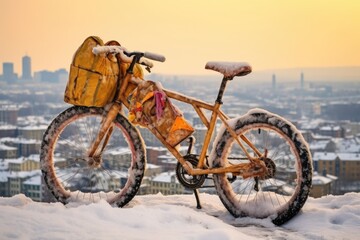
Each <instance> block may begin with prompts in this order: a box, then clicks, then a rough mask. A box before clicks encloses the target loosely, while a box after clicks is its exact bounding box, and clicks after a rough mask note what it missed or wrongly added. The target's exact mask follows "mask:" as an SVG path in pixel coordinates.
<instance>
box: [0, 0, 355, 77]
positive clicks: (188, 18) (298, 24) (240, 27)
mask: <svg viewBox="0 0 360 240" xmlns="http://www.w3.org/2000/svg"><path fill="white" fill-rule="evenodd" d="M0 9H1V10H0V29H1V31H2V34H3V36H5V37H3V38H1V39H0V44H1V46H5V47H3V48H2V49H1V50H0V62H14V68H15V72H20V58H19V56H22V55H24V53H27V54H28V55H31V56H32V59H33V66H32V68H33V70H34V71H39V70H41V69H44V68H45V69H49V70H50V71H53V70H55V69H58V68H67V67H68V66H69V65H70V63H71V58H72V56H73V54H74V52H75V51H76V49H77V47H78V46H79V45H80V44H81V43H82V41H83V40H84V39H85V38H86V37H87V36H89V35H98V36H99V37H101V38H102V39H103V40H104V41H108V40H111V39H115V40H118V41H119V42H120V43H121V44H122V45H123V46H125V47H127V48H128V49H130V50H140V51H152V52H158V53H161V54H164V55H165V56H166V58H167V61H166V62H165V63H157V64H156V65H155V70H154V72H155V71H156V72H157V73H159V74H174V75H182V74H185V75H191V74H195V75H203V74H211V72H209V71H206V70H205V69H204V66H205V63H206V62H207V61H214V60H215V61H217V60H219V61H247V62H249V63H250V64H251V65H252V66H253V69H254V72H256V71H262V70H267V69H287V68H309V67H337V66H340V67H344V66H359V65H360V62H359V60H358V57H357V56H358V55H359V54H360V46H359V44H358V42H360V31H359V29H360V26H359V24H360V12H359V11H360V2H359V1H346V2H344V1H340V0H334V1H325V0H319V1H309V0H305V1H301V2H298V1H295V2H294V1H283V0H276V1H271V2H269V1H261V0H259V1H251V2H243V1H233V0H225V1H195V2H194V1H186V0H185V1H180V2H173V1H170V2H168V1H161V0H154V1H152V2H148V1H143V0H139V1H136V2H135V3H132V2H122V1H121V2H119V1H112V0H107V1H104V2H102V3H101V4H93V3H92V2H91V1H90V2H89V1H76V2H73V1H69V0H65V1H62V2H61V3H60V2H52V1H44V0H35V1H31V2H29V1H24V0H17V1H9V0H3V1H1V2H0ZM135 15H136V17H134V16H135ZM94 16H95V17H94ZM84 19H86V21H84ZM24 26H26V27H24ZM0 68H2V66H0ZM0 70H1V69H0Z"/></svg>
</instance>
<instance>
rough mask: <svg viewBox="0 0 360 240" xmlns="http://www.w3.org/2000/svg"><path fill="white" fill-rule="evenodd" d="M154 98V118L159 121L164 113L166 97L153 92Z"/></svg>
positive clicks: (159, 92)
mask: <svg viewBox="0 0 360 240" xmlns="http://www.w3.org/2000/svg"><path fill="white" fill-rule="evenodd" d="M154 96H155V106H156V118H157V119H158V120H159V119H160V118H161V117H162V115H163V113H164V108H165V100H166V95H165V93H164V92H162V91H155V92H154Z"/></svg>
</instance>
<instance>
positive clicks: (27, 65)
mask: <svg viewBox="0 0 360 240" xmlns="http://www.w3.org/2000/svg"><path fill="white" fill-rule="evenodd" d="M21 78H22V79H24V80H31V79H32V76H31V58H30V57H29V56H24V57H23V58H22V76H21Z"/></svg>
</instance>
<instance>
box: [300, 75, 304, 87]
mask: <svg viewBox="0 0 360 240" xmlns="http://www.w3.org/2000/svg"><path fill="white" fill-rule="evenodd" d="M304 86H305V80H304V73H301V74H300V87H301V89H304Z"/></svg>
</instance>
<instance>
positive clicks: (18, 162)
mask: <svg viewBox="0 0 360 240" xmlns="http://www.w3.org/2000/svg"><path fill="white" fill-rule="evenodd" d="M7 162H8V164H9V165H8V168H9V171H11V172H12V171H14V172H21V171H22V172H26V171H33V170H37V169H40V156H39V155H38V154H34V155H31V156H29V157H20V158H17V159H8V160H7Z"/></svg>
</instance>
